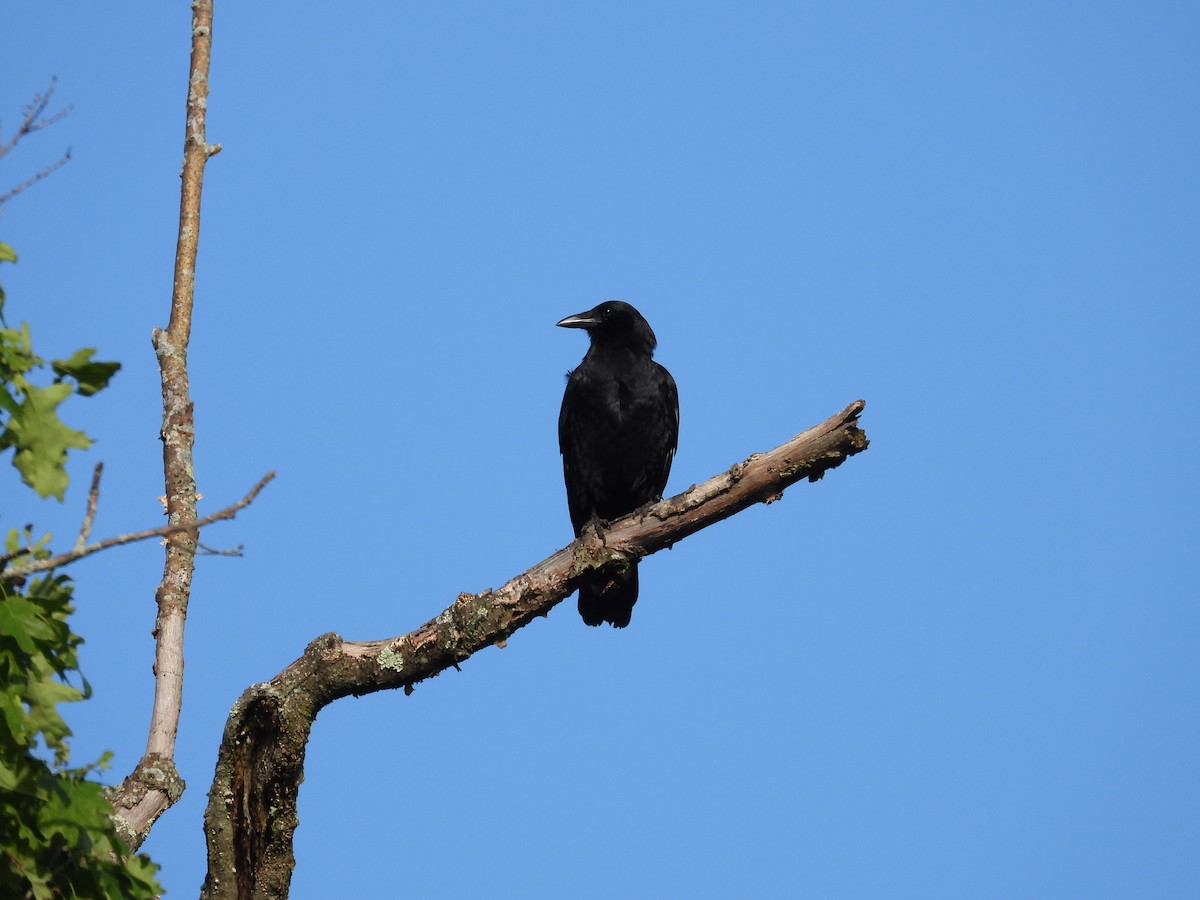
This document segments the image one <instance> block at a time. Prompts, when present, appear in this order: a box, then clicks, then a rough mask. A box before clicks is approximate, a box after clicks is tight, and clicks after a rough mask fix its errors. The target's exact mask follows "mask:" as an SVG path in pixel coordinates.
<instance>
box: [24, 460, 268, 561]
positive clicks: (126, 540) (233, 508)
mask: <svg viewBox="0 0 1200 900" xmlns="http://www.w3.org/2000/svg"><path fill="white" fill-rule="evenodd" d="M274 477H275V473H274V472H268V473H267V474H266V475H264V476H263V477H262V478H260V479H259V480H258V483H257V484H256V485H254V487H252V488H250V492H249V493H248V494H246V496H245V497H243V498H242V499H241V500H239V501H238V502H237V503H232V504H230V505H229V506H227V507H225V508H224V509H222V510H221V511H220V512H215V513H213V514H212V515H208V516H205V517H204V518H203V519H197V520H196V521H194V522H182V523H176V524H175V525H163V526H162V527H161V528H147V529H146V530H145V531H131V532H130V533H128V534H119V535H116V536H115V537H110V538H105V539H104V540H102V541H96V542H95V543H94V544H87V545H84V546H80V545H79V543H76V544H75V548H74V549H73V550H70V551H69V552H67V553H60V554H58V556H50V557H47V558H46V559H39V560H34V561H31V562H28V563H26V564H24V565H19V566H12V567H11V568H9V569H5V570H4V576H3V577H4V579H5V580H6V581H10V580H12V579H14V578H23V577H25V576H27V575H34V574H36V573H38V572H48V571H50V570H51V569H58V568H61V567H62V566H66V565H70V564H71V563H73V562H76V561H77V560H80V559H83V558H84V557H85V556H91V555H92V554H93V553H99V552H100V551H101V550H107V549H109V548H110V547H119V546H121V545H122V544H133V543H136V542H137V541H144V540H146V539H148V538H152V537H164V536H166V537H169V536H171V535H175V534H181V533H184V532H195V531H197V530H198V529H200V528H203V527H204V526H206V525H211V524H213V523H214V522H222V521H224V520H226V519H232V518H233V517H234V516H235V515H237V514H238V512H239V511H240V510H242V509H245V508H246V507H247V506H249V505H250V504H251V503H252V502H253V501H254V498H255V497H257V496H258V492H259V491H261V490H262V489H263V488H265V487H266V486H267V485H268V484H269V483H270V481H271V479H272V478H274ZM98 487H99V479H98V478H96V479H94V480H93V482H92V488H93V490H95V489H96V488H98ZM94 514H95V509H94V506H93V505H92V502H91V500H90V499H89V503H88V516H89V519H87V520H85V522H84V528H90V524H91V523H90V517H91V516H92V515H94ZM84 528H81V529H80V532H81V533H80V538H81V539H85V534H84ZM28 552H29V551H28V550H19V551H17V553H15V554H6V556H4V557H0V564H2V563H4V562H5V561H6V559H7V558H8V557H12V556H21V555H24V554H25V553H28ZM222 555H233V554H222Z"/></svg>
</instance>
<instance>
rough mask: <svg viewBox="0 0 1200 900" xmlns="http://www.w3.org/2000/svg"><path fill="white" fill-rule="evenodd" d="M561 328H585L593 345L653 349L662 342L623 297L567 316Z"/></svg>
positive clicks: (649, 350) (561, 323)
mask: <svg viewBox="0 0 1200 900" xmlns="http://www.w3.org/2000/svg"><path fill="white" fill-rule="evenodd" d="M557 324H558V325H559V327H561V328H583V329H585V330H586V331H587V333H588V335H589V336H590V337H591V339H592V344H593V345H595V344H600V345H609V346H617V345H619V346H625V347H630V348H632V349H642V348H644V349H645V350H646V351H647V352H651V353H652V352H653V351H654V348H655V347H656V346H657V344H658V342H657V340H655V337H654V332H653V330H651V328H650V323H649V322H647V321H646V320H645V319H644V318H642V314H641V313H640V312H638V311H637V310H636V309H634V308H633V307H632V306H630V305H629V304H628V303H626V302H624V301H623V300H606V301H604V302H603V303H601V304H600V305H599V306H597V307H595V308H593V309H589V310H588V311H587V312H581V313H576V314H575V315H573V316H567V317H566V318H565V319H563V320H562V321H561V322H558V323H557Z"/></svg>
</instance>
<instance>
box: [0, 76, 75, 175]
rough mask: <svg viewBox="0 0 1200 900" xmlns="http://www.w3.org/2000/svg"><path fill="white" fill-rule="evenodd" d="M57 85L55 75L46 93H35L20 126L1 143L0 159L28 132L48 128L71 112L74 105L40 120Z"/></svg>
mask: <svg viewBox="0 0 1200 900" xmlns="http://www.w3.org/2000/svg"><path fill="white" fill-rule="evenodd" d="M57 86H58V76H57V75H55V76H54V77H53V78H51V79H50V86H49V87H48V88H46V93H44V94H34V95H33V101H32V102H31V103H30V104H29V105H28V106H27V107H25V115H24V116H22V118H21V124H20V126H18V128H17V130H16V131H15V132H14V133H13V136H12V137H11V138H9V139H8V140H7V141H4V142H2V143H0V159H3V158H4V157H5V156H6V155H7V154H8V152H9V151H10V150H12V148H13V147H15V146H17V144H18V143H20V141H21V138H23V137H25V136H26V135H27V134H33V132H35V131H40V130H41V129H43V128H48V127H49V126H51V125H53V124H54V123H55V122H57V121H58V120H59V119H63V118H65V117H66V116H67V115H69V114H70V112H71V109H72V107H70V106H64V107H63V108H62V109H60V110H59V111H58V112H56V113H55V114H54V115H52V116H51V117H50V118H48V119H41V120H39V118H38V117H39V116H40V115H41V114H42V113H44V112H45V111H46V107H47V106H49V105H50V98H51V97H53V96H54V89H55V88H56V87H57Z"/></svg>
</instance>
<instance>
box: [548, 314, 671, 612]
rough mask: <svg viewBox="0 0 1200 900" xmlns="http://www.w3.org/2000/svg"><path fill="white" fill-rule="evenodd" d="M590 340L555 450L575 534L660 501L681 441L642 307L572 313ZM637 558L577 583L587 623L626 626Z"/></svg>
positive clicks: (565, 323)
mask: <svg viewBox="0 0 1200 900" xmlns="http://www.w3.org/2000/svg"><path fill="white" fill-rule="evenodd" d="M558 324H559V325H560V326H562V327H563V328H583V329H586V331H587V333H588V337H590V338H591V341H592V344H591V347H589V348H588V352H587V355H586V356H584V357H583V362H581V363H580V364H579V367H578V368H577V369H575V370H574V371H573V372H571V373H569V374H568V375H567V390H566V393H564V394H563V403H562V412H561V413H559V416H558V449H559V451H560V452H561V453H562V458H563V478H564V479H565V480H566V483H567V506H568V507H569V509H570V511H571V524H572V525H573V526H574V527H575V535H576V537H578V536H579V533H580V532H581V531H582V530H583V526H584V525H586V524H587V523H588V522H589V521H590V520H591V519H593V518H598V519H601V520H603V521H606V522H607V521H611V520H613V519H618V518H620V517H621V516H623V515H625V514H627V513H631V512H633V511H634V510H635V509H637V508H638V507H639V506H643V505H644V504H646V503H650V502H652V501H655V500H659V499H661V498H662V492H663V488H664V487H666V486H667V475H668V474H669V473H670V471H671V459H672V458H673V457H674V456H675V446H676V444H677V443H678V441H679V392H678V391H677V390H676V388H675V379H674V378H672V377H671V373H670V372H668V371H667V370H666V369H664V368H663V367H662V366H660V365H659V364H658V363H656V362H655V361H654V359H653V358H652V357H653V356H654V347H655V345H656V344H657V341H656V340H655V338H654V332H653V331H651V330H650V324H649V323H648V322H647V321H646V320H645V319H643V318H642V314H641V313H639V312H638V311H637V310H636V309H634V308H633V307H632V306H630V305H629V304H628V303H623V302H621V301H620V300H610V301H608V302H607V303H601V304H600V305H599V306H597V307H596V308H595V309H590V310H588V311H587V312H583V313H579V314H578V315H574V316H567V317H566V318H565V319H563V320H562V321H561V322H559V323H558ZM637 595H638V580H637V564H636V563H634V564H631V565H630V566H629V568H628V569H626V570H625V571H624V572H608V573H605V574H604V575H602V576H600V577H599V578H597V579H596V580H595V581H594V582H590V583H588V584H584V585H583V586H582V587H580V589H579V614H580V615H581V616H583V621H584V622H586V623H587V624H588V625H599V624H600V623H601V622H610V623H612V625H613V626H614V627H615V628H624V627H625V626H626V625H628V624H629V618H630V616H631V615H632V614H633V604H634V603H636V602H637Z"/></svg>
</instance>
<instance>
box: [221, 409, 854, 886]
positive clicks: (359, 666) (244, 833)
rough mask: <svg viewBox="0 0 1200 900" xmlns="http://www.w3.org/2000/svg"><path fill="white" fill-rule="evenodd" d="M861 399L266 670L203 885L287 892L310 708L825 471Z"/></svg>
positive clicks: (844, 445)
mask: <svg viewBox="0 0 1200 900" xmlns="http://www.w3.org/2000/svg"><path fill="white" fill-rule="evenodd" d="M864 405H865V404H864V403H863V402H862V401H861V400H859V401H857V402H855V403H852V404H851V405H850V406H848V407H846V409H844V410H842V411H841V412H840V413H838V414H837V415H835V416H833V417H832V418H830V419H828V420H826V421H825V422H822V423H821V424H820V425H817V426H815V427H813V428H810V429H808V430H807V431H805V432H803V433H801V434H799V435H797V436H796V437H794V438H793V439H792V440H790V441H788V442H787V443H785V444H782V445H780V446H779V447H776V448H775V449H774V450H771V451H769V452H767V453H762V454H755V455H754V456H751V457H750V458H749V459H747V460H746V461H745V462H741V463H738V464H737V465H735V466H734V467H733V468H731V469H729V471H727V472H724V473H722V474H720V475H718V476H716V477H715V478H711V479H709V480H708V481H706V482H704V483H703V484H700V485H693V486H692V487H691V488H689V489H688V490H686V491H684V492H683V493H682V494H679V495H677V496H675V497H671V498H669V499H667V500H663V501H661V502H659V503H656V504H654V505H652V506H649V507H646V508H644V509H642V510H639V511H638V512H635V513H633V514H631V515H628V516H625V517H624V518H622V519H619V520H617V521H616V522H613V523H611V524H610V525H609V526H607V527H606V528H604V529H603V532H602V533H601V532H600V531H598V530H597V529H596V528H595V527H593V526H588V528H586V529H585V530H584V533H583V535H582V536H581V537H580V538H579V539H578V540H576V541H575V542H574V543H572V544H570V545H569V546H567V547H565V548H564V549H562V550H559V551H558V552H557V553H555V554H553V555H552V556H550V557H549V558H547V559H545V560H543V561H542V562H540V563H538V564H537V565H536V566H534V567H533V568H531V569H529V570H527V571H525V572H523V573H522V574H520V575H518V576H517V577H516V578H513V579H512V580H511V581H509V582H508V583H507V584H505V585H504V586H503V587H501V588H498V589H497V590H494V591H493V590H487V591H484V592H482V593H480V594H460V595H459V596H458V599H456V600H455V601H454V602H453V603H452V604H450V606H449V607H448V608H446V609H445V610H444V611H443V612H442V613H441V614H440V615H438V616H437V617H436V618H434V619H431V620H430V621H428V622H426V623H425V624H424V625H422V626H421V627H420V628H417V629H416V630H415V631H411V632H409V633H408V634H406V635H403V636H401V637H395V638H389V639H387V640H382V641H344V640H342V639H341V638H340V637H339V636H338V635H336V634H325V635H322V636H321V637H318V638H317V639H316V640H314V641H313V642H312V643H311V644H309V645H308V648H307V649H306V650H305V651H304V655H303V656H301V657H300V658H299V659H297V660H296V661H295V662H294V663H292V664H291V665H290V666H288V667H287V668H286V669H284V670H283V671H282V672H280V673H279V674H278V675H276V676H275V677H274V678H272V679H271V680H270V681H267V682H263V683H261V684H256V685H253V686H251V687H250V688H248V689H247V690H246V691H245V693H243V694H242V696H241V698H240V699H239V700H238V701H237V703H236V704H234V707H233V710H232V711H231V712H230V715H229V719H228V721H227V723H226V725H225V734H224V737H223V738H222V741H221V748H220V752H219V755H218V759H217V767H216V773H215V776H214V778H213V785H212V789H211V790H210V791H209V795H208V808H207V809H206V811H205V816H204V831H205V834H206V835H207V840H208V875H207V877H206V878H205V881H204V888H203V891H202V894H201V896H202V897H204V898H207V900H218V898H221V900H225V898H228V900H233V898H238V900H248V898H269V900H282V898H285V897H287V894H288V888H289V885H290V882H291V874H292V869H293V867H294V866H295V858H294V856H293V853H292V837H293V834H294V832H295V829H296V825H297V824H298V819H297V816H296V800H297V796H298V792H299V787H300V782H301V780H302V777H303V766H304V754H305V748H306V746H307V743H308V737H309V732H310V730H311V728H312V723H313V720H314V719H315V718H316V716H317V713H318V712H320V710H321V709H322V708H323V707H325V706H326V705H327V704H329V703H331V702H332V701H334V700H337V699H338V698H340V697H346V696H349V695H355V696H361V695H363V694H370V693H373V692H375V691H381V690H389V689H394V688H402V689H404V691H405V693H411V691H412V689H413V686H414V685H415V684H417V683H418V682H420V681H423V680H425V679H427V678H431V677H433V676H434V675H437V674H438V673H439V672H441V671H443V670H445V669H447V668H449V667H451V666H457V665H458V664H459V663H461V662H462V661H463V660H465V659H467V658H468V657H470V656H471V655H472V654H473V653H475V652H476V651H478V650H481V649H483V648H484V647H487V646H489V645H491V644H498V643H502V642H504V641H505V640H506V639H507V638H508V637H509V636H510V635H511V634H512V633H513V632H515V631H516V630H517V629H518V628H521V627H522V626H524V625H526V624H528V623H529V622H530V621H531V620H533V619H534V618H535V617H537V616H545V615H546V614H547V613H548V612H549V611H550V610H551V609H552V608H553V607H554V606H555V605H556V604H558V603H559V602H560V601H561V600H563V598H565V597H567V596H569V595H570V594H571V593H572V592H573V591H574V590H575V588H576V587H578V585H579V583H580V581H581V580H582V579H583V578H585V577H587V576H588V573H590V572H593V571H595V570H596V569H598V568H601V567H604V566H620V565H625V564H627V563H628V562H629V561H630V560H631V559H638V558H641V557H643V556H646V555H648V554H651V553H654V552H656V551H658V550H661V549H663V548H664V547H669V546H671V545H672V544H674V543H675V542H677V541H679V540H682V539H683V538H685V537H687V536H688V535H689V534H693V533H695V532H697V531H699V530H700V529H701V528H705V527H707V526H708V525H711V524H713V523H714V522H718V521H720V520H722V519H726V518H728V517H729V516H732V515H734V514H735V513H737V512H740V511H741V510H743V509H746V508H748V507H750V506H752V505H754V504H756V503H770V502H772V501H774V500H777V499H779V498H780V497H781V496H782V495H783V491H784V489H785V488H787V487H788V486H789V485H792V484H795V483H796V482H798V481H800V480H801V479H805V478H807V479H808V480H809V481H816V480H817V479H819V478H820V477H821V476H822V475H823V474H824V473H825V472H826V471H828V470H829V469H832V468H834V467H835V466H838V465H840V464H841V463H842V462H843V461H845V460H846V459H847V458H848V457H850V456H852V455H854V454H856V453H859V452H861V451H863V450H865V449H866V447H867V438H866V435H865V434H864V433H863V432H862V430H860V429H859V427H858V417H859V415H860V414H861V413H862V410H863V408H864ZM576 624H577V623H576Z"/></svg>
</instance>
